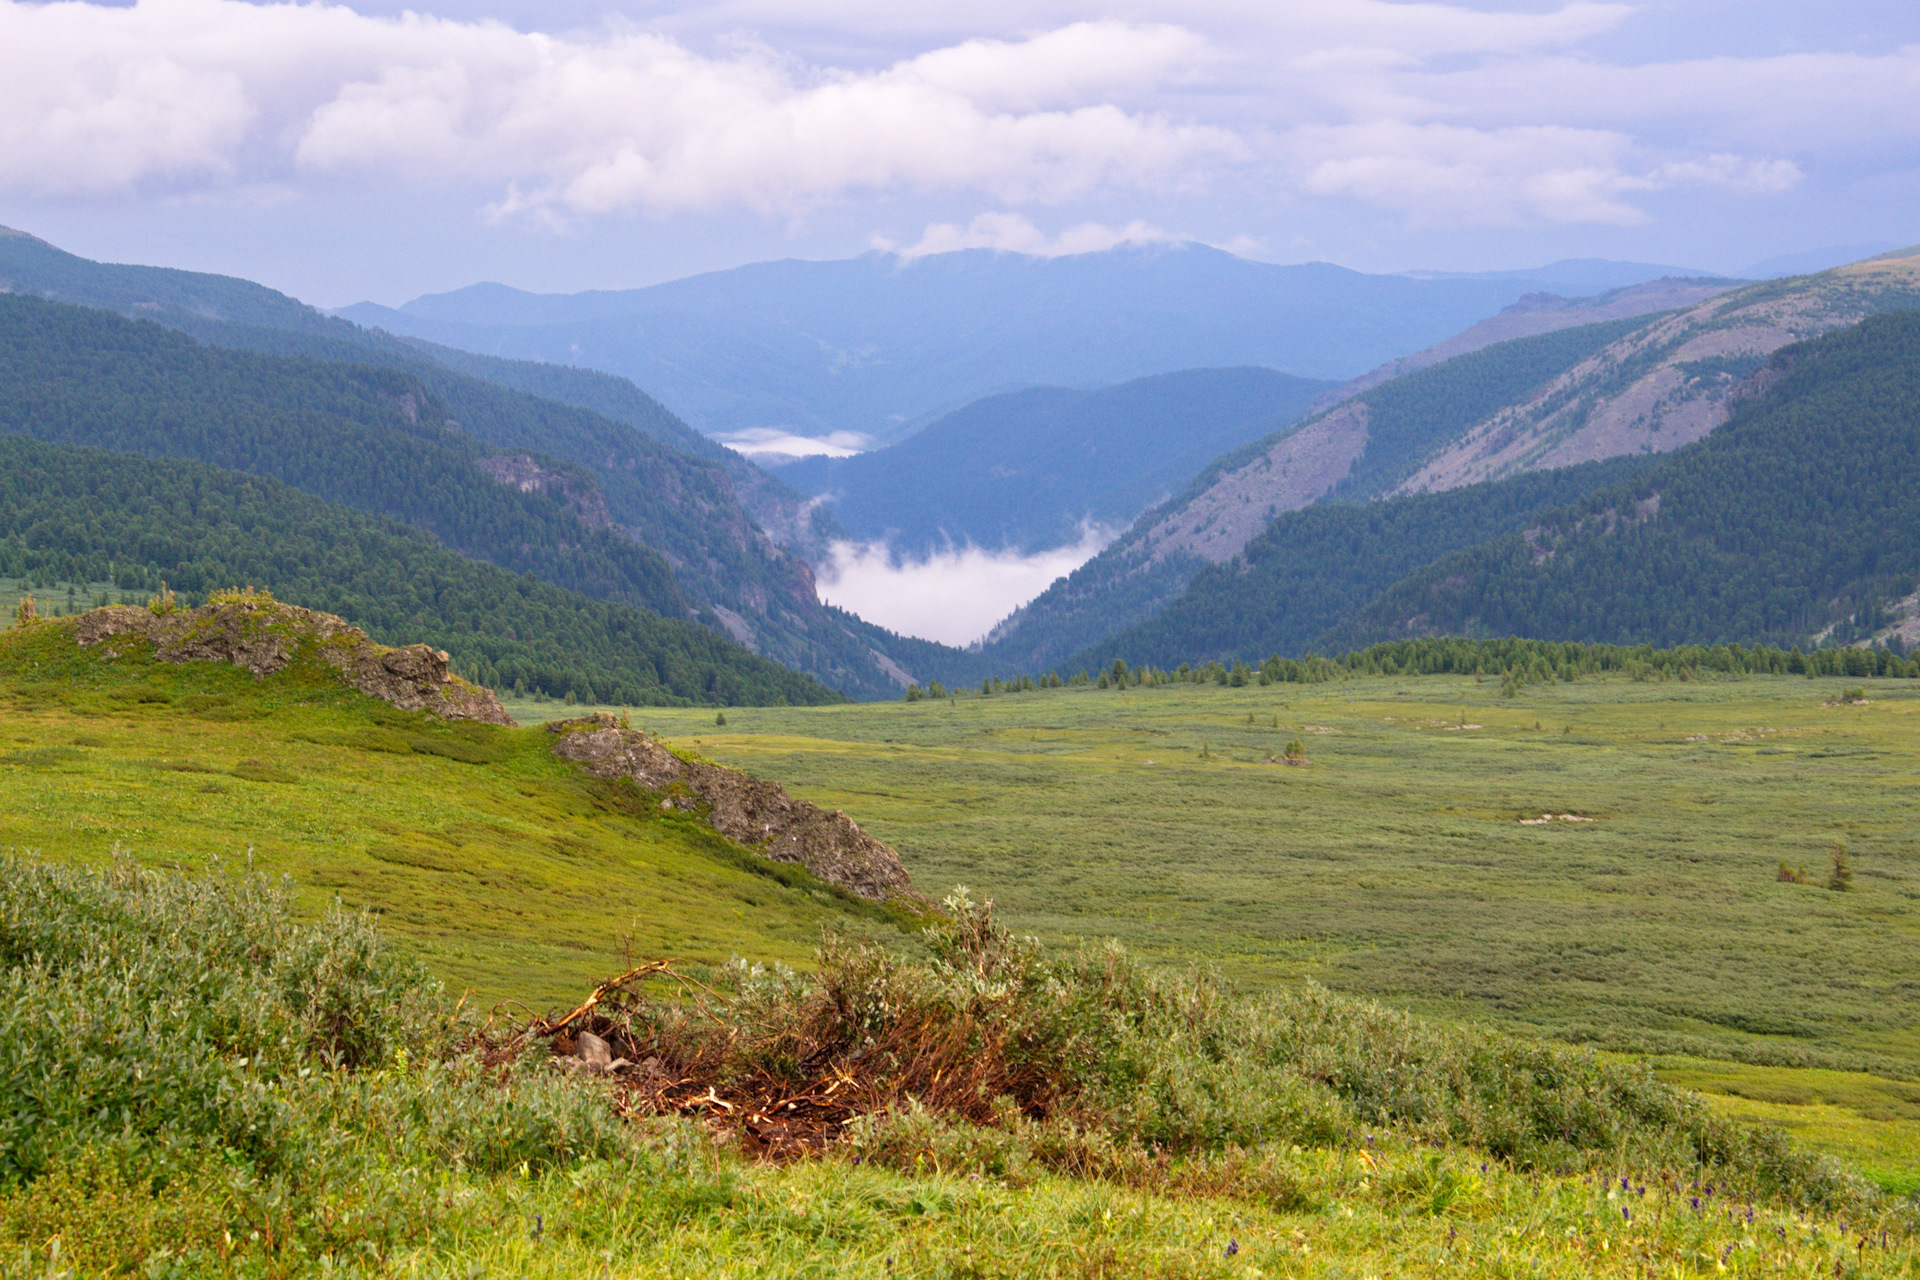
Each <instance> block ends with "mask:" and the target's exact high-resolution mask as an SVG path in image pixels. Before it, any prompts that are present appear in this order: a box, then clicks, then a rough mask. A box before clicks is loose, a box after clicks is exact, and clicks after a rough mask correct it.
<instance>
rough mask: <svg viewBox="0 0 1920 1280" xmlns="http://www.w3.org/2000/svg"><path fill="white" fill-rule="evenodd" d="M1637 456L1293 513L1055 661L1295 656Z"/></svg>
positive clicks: (1609, 477)
mask: <svg viewBox="0 0 1920 1280" xmlns="http://www.w3.org/2000/svg"><path fill="white" fill-rule="evenodd" d="M1644 465H1646V460H1645V459H1643V458H1621V459H1615V460H1613V461H1609V462H1596V463H1587V464H1585V465H1583V466H1578V467H1567V468H1564V469H1562V470H1559V471H1543V472H1536V473H1534V474H1531V475H1524V476H1516V477H1514V478H1512V479H1510V480H1502V481H1497V482H1495V483H1492V484H1479V485H1469V486H1466V487H1464V488H1460V489H1454V490H1449V491H1448V492H1445V493H1438V494H1421V495H1417V496H1413V497H1404V498H1392V499H1388V500H1385V501H1379V502H1369V503H1365V504H1353V503H1325V504H1321V505H1318V506H1312V507H1307V508H1305V509H1304V510H1301V511H1289V512H1287V513H1286V514H1284V515H1281V516H1278V517H1276V518H1275V519H1274V521H1273V523H1272V524H1270V525H1268V526H1267V531H1266V532H1265V533H1263V534H1261V535H1260V536H1259V537H1258V538H1255V539H1254V540H1253V541H1252V542H1250V543H1248V544H1247V549H1246V551H1245V552H1244V553H1243V554H1242V555H1241V556H1237V557H1235V558H1234V559H1233V560H1231V561H1229V562H1228V563H1226V564H1224V565H1208V566H1207V567H1206V568H1204V569H1202V570H1201V571H1200V572H1199V573H1197V574H1195V575H1194V577H1193V580H1192V581H1191V582H1190V583H1188V584H1187V589H1186V591H1185V592H1184V593H1182V594H1181V595H1180V597H1179V598H1178V599H1176V600H1174V601H1173V602H1172V603H1171V604H1169V605H1167V606H1166V608H1164V609H1162V610H1161V611H1160V612H1159V613H1157V614H1155V615H1154V616H1153V617H1151V618H1149V619H1147V620H1146V621H1145V622H1142V623H1138V624H1136V625H1135V626H1132V627H1129V628H1127V629H1126V630H1124V631H1120V632H1118V633H1116V634H1114V635H1112V636H1109V637H1107V638H1106V639H1104V640H1102V641H1101V642H1100V643H1099V644H1096V645H1092V646H1090V647H1088V648H1086V649H1083V650H1081V651H1080V652H1079V653H1077V654H1074V655H1073V656H1072V657H1070V658H1068V659H1067V660H1066V661H1065V662H1063V663H1061V664H1060V666H1059V668H1058V670H1060V671H1063V672H1065V673H1067V674H1072V673H1073V672H1075V671H1079V670H1091V671H1099V670H1102V669H1104V668H1105V667H1107V666H1109V665H1111V664H1112V662H1113V660H1114V659H1115V658H1125V659H1126V660H1127V661H1128V662H1129V663H1130V664H1131V665H1134V666H1139V665H1141V664H1142V663H1150V664H1153V665H1155V666H1160V667H1168V668H1171V667H1176V666H1178V665H1180V664H1181V663H1183V662H1186V663H1200V662H1223V663H1226V664H1228V665H1232V664H1233V663H1234V662H1236V661H1239V662H1246V663H1252V664H1254V665H1256V666H1257V665H1259V663H1260V661H1261V660H1262V659H1263V658H1265V657H1268V656H1271V655H1274V654H1278V655H1281V656H1283V657H1299V656H1301V655H1302V654H1304V653H1306V652H1307V651H1308V650H1309V649H1310V648H1313V647H1314V646H1315V644H1316V642H1317V641H1319V640H1320V638H1321V637H1322V636H1323V635H1325V634H1326V633H1327V632H1328V631H1329V630H1331V629H1332V628H1334V627H1336V626H1338V625H1339V624H1340V623H1342V622H1345V621H1346V620H1347V619H1348V618H1350V617H1352V616H1353V615H1354V614H1355V613H1357V612H1358V611H1359V610H1361V609H1363V608H1365V607H1366V606H1367V605H1368V604H1371V603H1372V602H1373V600H1374V599H1375V598H1376V597H1377V596H1378V595H1379V594H1380V593H1381V592H1382V591H1384V590H1386V589H1387V588H1388V587H1391V586H1393V585H1394V584H1395V583H1397V582H1398V581H1399V580H1400V579H1402V578H1403V577H1405V576H1406V575H1407V574H1409V573H1412V572H1414V571H1415V570H1417V569H1419V568H1421V567H1423V566H1425V565H1427V564H1429V563H1431V562H1432V561H1433V560H1434V559H1435V558H1436V557H1439V556H1443V555H1446V554H1448V553H1449V552H1452V551H1456V550H1460V549H1463V548H1465V547H1469V546H1472V545H1473V544H1475V543H1477V542H1481V541H1484V540H1486V539H1487V538H1489V537H1494V536H1497V535H1499V534H1501V533H1505V532H1509V531H1512V530H1517V529H1519V528H1521V527H1522V526H1524V525H1525V524H1526V523H1527V522H1528V521H1529V520H1531V519H1532V518H1533V517H1534V516H1535V515H1536V514H1537V513H1538V512H1539V511H1541V510H1542V509H1544V508H1550V507H1555V506H1559V505H1562V504H1564V503H1566V502H1568V501H1570V500H1572V499H1574V498H1577V497H1580V496H1582V495H1584V494H1587V493H1590V492H1592V491H1593V490H1595V489H1601V488H1608V487H1611V486H1612V485H1613V484H1615V483H1617V482H1618V481H1619V480H1620V479H1621V478H1622V477H1624V476H1626V475H1628V474H1630V473H1632V472H1633V471H1634V470H1636V469H1637V468H1639V467H1641V466H1644ZM1322 651H1323V652H1326V650H1322Z"/></svg>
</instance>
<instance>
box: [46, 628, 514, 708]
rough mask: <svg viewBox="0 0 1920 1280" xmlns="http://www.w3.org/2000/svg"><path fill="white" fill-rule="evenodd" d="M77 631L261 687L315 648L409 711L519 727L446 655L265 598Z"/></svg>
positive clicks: (81, 636) (365, 688) (354, 679)
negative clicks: (133, 643) (227, 669)
mask: <svg viewBox="0 0 1920 1280" xmlns="http://www.w3.org/2000/svg"><path fill="white" fill-rule="evenodd" d="M73 631H74V641H75V643H77V644H79V645H80V646H81V647H82V648H86V647H90V646H92V645H96V644H101V643H103V642H105V641H108V640H112V639H113V638H115V637H117V636H138V637H140V638H142V639H145V640H148V641H151V642H152V644H153V656H154V657H155V658H157V659H159V660H160V661H161V662H226V663H231V664H232V665H233V666H236V667H245V668H246V669H247V670H248V671H249V672H251V673H252V674H253V677H254V679H256V680H260V679H264V678H265V677H267V676H270V675H272V674H273V673H274V672H276V671H279V670H281V669H282V668H284V667H285V666H286V665H287V664H288V663H289V662H291V661H293V659H294V656H295V654H296V653H297V652H298V651H299V649H300V648H301V646H302V645H305V644H314V645H317V646H318V649H319V655H320V657H321V659H322V660H323V661H325V662H326V664H327V665H328V666H330V667H332V668H333V669H334V670H336V671H338V672H339V673H340V676H341V679H343V680H344V681H346V683H347V684H349V685H351V686H352V687H353V688H355V689H358V690H359V691H360V692H361V693H364V694H367V695H369V696H371V697H375V698H379V699H382V700H383V701H386V702H390V703H392V704H393V705H394V706H396V707H399V708H401V709H402V710H404V711H422V710H424V711H432V712H434V713H435V714H436V715H439V716H442V717H444V718H446V719H448V720H480V721H484V722H485V723H487V724H498V725H511V724H513V717H511V716H509V715H508V714H507V713H506V710H505V708H503V707H501V705H500V703H499V700H498V699H496V698H495V697H494V696H493V693H492V691H491V690H488V689H483V688H481V687H480V686H479V685H476V684H470V683H469V682H467V681H466V680H463V679H461V678H460V677H459V676H456V675H454V674H453V673H452V672H450V671H448V670H447V655H446V653H445V652H444V651H442V650H439V649H434V648H431V647H429V646H427V645H424V644H410V645H403V646H401V647H400V648H397V649H396V648H390V647H389V646H387V645H383V644H375V643H374V642H373V641H372V640H371V639H370V638H368V636H367V633H366V632H364V631H362V630H360V629H359V628H358V627H353V626H349V625H348V624H347V622H346V620H345V619H342V618H337V617H335V616H334V615H333V614H331V613H316V612H315V611H313V610H311V609H301V608H297V607H295V606H293V605H288V604H281V603H279V602H278V601H276V600H271V599H266V598H264V597H263V598H261V599H257V600H256V599H243V600H229V601H224V602H221V603H218V604H208V605H202V606H201V607H200V608H198V609H180V610H176V611H174V612H172V613H160V614H156V613H154V612H153V611H152V610H151V609H143V608H139V607H137V606H128V605H109V606H107V607H106V608H104V609H94V610H91V611H89V612H87V613H83V614H81V615H80V616H79V617H78V618H77V619H75V620H74V623H73Z"/></svg>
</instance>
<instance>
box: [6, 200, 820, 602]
mask: <svg viewBox="0 0 1920 1280" xmlns="http://www.w3.org/2000/svg"><path fill="white" fill-rule="evenodd" d="M0 292H13V293H32V294H36V295H38V296H40V297H44V298H48V299H51V300H54V301H59V302H71V303H75V304H77V305H80V306H86V307H98V308H101V309H103V310H107V311H116V312H119V313H120V314H122V315H125V316H128V317H130V318H133V319H145V320H154V321H157V322H158V323H161V324H164V325H167V326H168V327H169V328H175V329H181V330H183V331H185V332H188V333H191V334H193V335H194V336H195V337H197V338H199V339H200V340H201V341H203V342H206V343H208V344H209V345H212V346H220V347H237V348H241V349H243V350H250V351H260V352H263V353H265V354H269V355H303V356H310V357H312V358H313V359H316V360H339V361H345V362H348V363H354V364H377V365H383V366H386V367H389V368H397V369H403V370H405V371H406V372H409V373H412V374H414V375H415V376H416V377H418V378H420V379H421V380H422V382H424V383H425V384H426V385H427V386H428V387H429V388H430V389H431V390H432V391H433V392H434V394H435V395H436V396H439V397H440V398H441V399H443V400H447V401H449V402H451V401H453V400H456V399H458V400H462V401H465V402H468V403H469V404H471V403H472V402H476V401H485V400H487V399H489V398H490V396H492V395H493V393H492V391H491V388H490V387H488V386H486V385H474V383H475V381H476V380H477V381H478V383H480V384H494V385H495V386H498V387H506V388H512V389H513V390H515V391H519V392H524V393H526V394H527V395H530V396H535V397H539V398H540V399H543V400H547V401H552V402H554V403H556V404H561V405H570V406H572V407H574V408H575V409H583V410H586V411H588V412H586V413H584V414H572V415H561V419H560V420H559V421H557V422H555V423H554V424H553V427H554V428H555V429H550V430H548V431H547V432H545V437H546V438H545V439H544V441H543V442H542V444H541V447H543V448H545V449H546V450H547V451H548V452H550V453H552V454H553V455H554V456H555V457H559V458H565V459H567V460H568V461H570V462H577V463H580V464H581V465H582V466H585V467H587V468H588V469H589V470H592V471H593V472H594V473H595V475H596V477H597V478H599V479H600V480H601V481H602V483H603V485H605V486H607V487H608V488H609V489H610V490H615V491H616V492H611V493H610V494H609V501H611V502H612V503H614V504H615V506H616V508H617V507H618V506H619V504H620V502H621V500H622V496H621V494H620V493H619V492H617V490H619V489H620V488H621V480H622V478H623V477H625V476H631V477H636V478H637V479H638V480H639V481H640V482H641V483H644V484H649V485H652V486H653V487H654V488H655V489H657V490H659V491H662V492H671V491H673V490H675V489H676V488H679V487H682V486H683V484H684V483H685V478H686V477H687V476H689V475H693V476H695V477H696V478H695V479H694V480H693V481H692V484H693V488H694V489H695V490H697V491H701V490H711V489H714V488H716V487H717V488H718V489H719V490H720V491H721V492H722V493H724V491H725V490H726V489H727V487H728V486H729V484H731V485H732V486H733V488H734V490H735V493H736V494H737V495H738V497H739V500H740V505H742V506H744V507H745V508H746V510H747V513H748V515H750V517H751V521H750V522H751V523H758V524H759V525H760V526H761V527H762V528H763V529H764V530H766V531H767V532H768V533H769V534H770V535H771V536H773V537H774V538H775V539H776V540H778V541H780V542H781V543H782V545H799V546H801V547H802V548H803V549H807V550H814V549H817V545H816V544H818V543H820V542H821V541H822V540H823V539H824V538H826V537H831V536H833V535H834V533H835V532H837V531H836V530H834V529H833V528H832V527H831V526H830V524H829V525H828V526H826V527H823V528H822V529H820V530H817V531H816V530H813V529H811V528H810V527H809V524H810V520H811V516H812V511H813V508H812V505H811V504H810V503H809V502H808V501H807V499H806V498H805V497H804V496H802V495H801V494H799V493H797V492H795V491H793V490H792V489H791V488H790V487H788V486H786V485H784V484H782V483H781V482H780V481H779V480H777V479H775V478H773V477H771V476H769V475H768V474H767V473H766V472H765V471H763V470H761V469H760V468H759V467H757V466H755V465H754V464H753V463H751V462H749V461H747V460H746V459H745V458H744V457H742V456H741V455H739V454H737V453H735V452H734V451H733V450H731V449H728V448H726V447H724V446H723V445H719V444H716V443H714V442H713V441H712V440H709V439H708V438H707V437H705V436H703V435H701V434H700V433H699V432H698V431H695V430H694V429H693V428H692V427H689V426H688V425H687V424H686V423H684V422H682V421H680V419H678V418H676V417H674V416H673V414H671V413H669V412H667V410H666V409H665V408H664V407H663V406H662V405H661V404H660V402H659V401H657V400H655V399H654V398H653V397H652V396H649V395H647V394H646V393H645V392H644V391H641V390H640V389H639V388H638V387H636V386H634V385H633V384H632V383H631V382H628V381H627V380H626V379H624V378H615V377H611V376H609V375H607V374H603V373H598V372H596V371H594V370H591V369H581V368H576V367H573V366H570V365H548V364H537V363H534V362H532V361H526V360H503V359H499V358H496V357H492V356H482V355H476V354H474V353H472V352H468V351H458V350H455V349H453V348H451V347H441V346H436V345H435V344H433V343H429V342H422V341H419V340H416V339H405V338H400V337H397V336H395V335H393V334H389V333H382V332H379V331H377V330H367V329H362V328H360V327H359V326H358V325H355V324H353V323H351V322H349V321H346V320H342V319H340V318H338V317H336V316H329V315H326V314H324V313H322V312H320V311H317V310H315V309H314V308H312V307H310V306H307V305H306V304H305V303H303V302H300V301H298V300H296V299H294V298H290V297H288V296H286V295H285V294H283V293H278V292H275V291H274V290H272V289H268V288H266V287H265V286H263V285H259V284H255V283H254V282H252V281H250V280H239V279H235V278H233V277H230V276H217V275H208V274H205V273H202V272H194V271H178V270H174V269H171V268H167V267H144V266H130V265H122V264H117V263H102V262H93V261H91V260H89V259H86V258H81V257H77V256H76V255H74V254H70V253H66V252H64V251H63V250H60V249H57V248H55V247H54V246H52V245H50V244H48V243H46V242H45V241H43V240H40V239H37V238H35V237H33V236H30V235H27V234H25V233H24V232H19V231H13V230H9V229H7V228H0ZM463 375H464V376H463ZM498 398H499V400H500V403H499V404H498V405H497V406H496V408H495V409H494V410H493V411H492V412H490V413H488V414H486V415H484V416H485V417H486V419H487V422H486V423H485V424H480V423H476V424H475V425H474V429H475V430H476V431H478V430H480V429H481V427H482V426H483V425H485V426H492V425H496V424H507V425H508V426H510V425H511V423H512V422H513V420H514V418H515V417H516V416H517V415H518V414H519V413H520V412H521V411H522V403H521V402H520V400H519V398H517V397H498ZM548 412H549V414H551V408H549V410H548ZM470 416H476V417H478V416H480V415H475V414H471V411H470ZM623 425H624V426H625V427H631V428H633V431H627V430H623V429H622V426H623ZM635 432H637V433H638V434H639V436H641V437H644V439H640V440H636V439H635V438H634V435H635ZM488 438H490V439H491V438H492V437H488ZM495 443H499V444H513V443H519V442H518V441H516V440H512V439H505V438H503V439H499V440H495ZM660 445H664V446H665V448H664V449H662V448H659V447H655V446H660ZM681 455H685V456H684V457H683V456H681ZM696 460H698V461H696ZM699 462H705V463H708V464H717V465H718V466H719V467H720V469H721V470H722V471H724V472H725V478H724V480H719V481H718V483H717V486H716V479H717V478H715V477H710V476H706V475H703V474H701V473H703V472H705V471H707V470H709V469H710V468H703V467H701V466H699V465H698V463H699ZM727 500H728V501H729V502H730V501H732V499H731V497H729V498H728V499H727ZM623 518H624V517H623ZM639 518H640V516H639V514H638V513H636V514H635V515H634V516H633V518H632V519H629V520H627V521H626V522H627V523H633V522H634V521H635V520H638V519H639ZM739 522H742V521H731V520H723V521H722V523H739ZM643 540H646V539H644V538H643ZM772 559H774V560H778V559H779V557H777V556H775V557H772ZM776 576H777V574H776ZM696 593H697V594H710V593H701V592H696Z"/></svg>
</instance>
